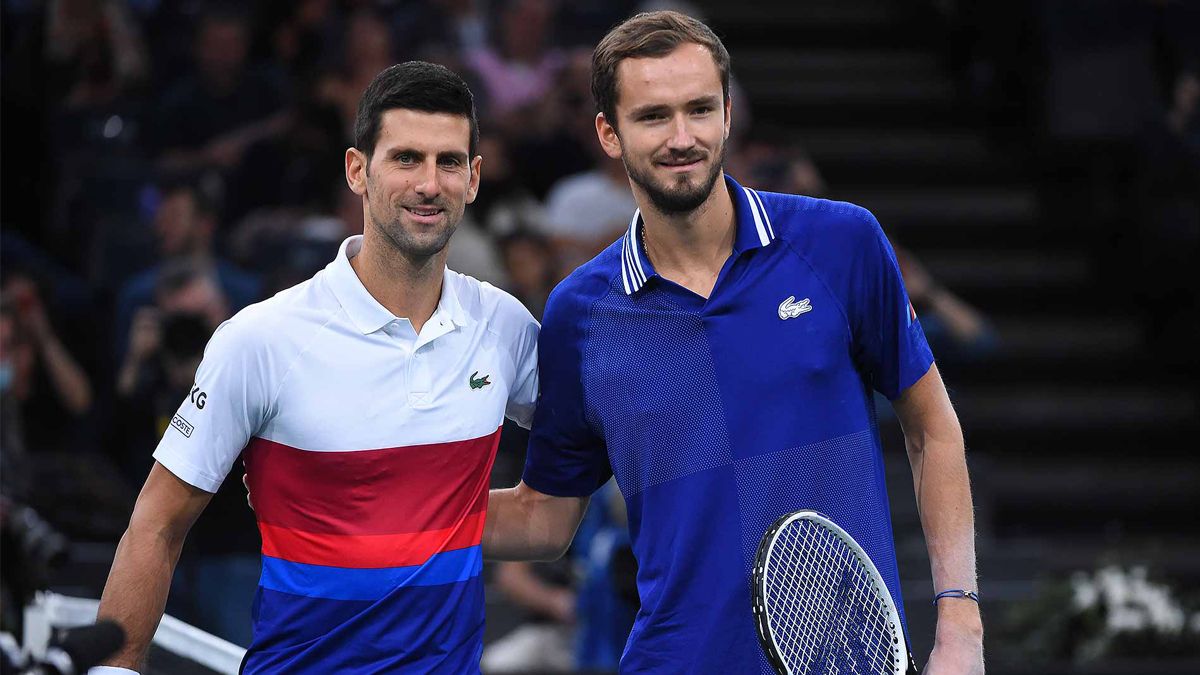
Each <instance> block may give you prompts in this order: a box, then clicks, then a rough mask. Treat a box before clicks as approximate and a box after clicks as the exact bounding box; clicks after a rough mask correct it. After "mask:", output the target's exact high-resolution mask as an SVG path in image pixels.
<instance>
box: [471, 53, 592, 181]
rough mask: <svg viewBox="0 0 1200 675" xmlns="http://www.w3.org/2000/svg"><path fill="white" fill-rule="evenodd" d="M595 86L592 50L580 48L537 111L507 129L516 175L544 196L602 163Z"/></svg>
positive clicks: (567, 61) (537, 107)
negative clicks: (598, 161) (598, 160)
mask: <svg viewBox="0 0 1200 675" xmlns="http://www.w3.org/2000/svg"><path fill="white" fill-rule="evenodd" d="M591 87H592V53H591V49H582V48H579V49H575V50H573V51H572V52H570V53H569V54H568V55H567V58H566V62H565V64H564V66H563V68H562V70H561V71H560V72H559V73H558V77H557V78H556V80H555V83H554V86H553V87H551V88H550V90H549V91H547V92H546V95H545V96H544V97H543V98H542V99H541V100H540V101H539V102H538V105H537V106H535V108H534V109H533V110H532V111H531V114H530V115H529V116H528V117H527V118H526V119H524V120H523V121H522V123H521V124H519V125H516V126H514V127H511V128H507V129H505V132H506V135H507V138H508V139H509V145H510V148H511V150H512V159H513V164H514V165H515V166H516V173H517V175H518V176H519V177H520V180H521V183H522V184H523V185H525V187H526V188H528V189H529V191H530V192H531V193H532V194H533V195H534V196H535V197H537V198H538V199H544V198H545V196H546V193H547V191H549V189H550V187H551V186H552V185H553V184H554V183H555V182H557V181H558V180H559V179H560V178H562V177H563V176H567V175H570V174H574V173H579V172H581V171H587V170H588V169H589V168H591V167H592V166H593V165H594V164H595V162H596V151H595V145H596V142H595V140H594V137H595V134H596V131H595V126H594V122H593V120H594V119H595V117H596V106H595V104H594V103H593V102H592V91H591ZM490 171H491V170H490V169H489V174H488V180H489V181H490V180H491V174H490Z"/></svg>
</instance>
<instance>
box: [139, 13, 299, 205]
mask: <svg viewBox="0 0 1200 675" xmlns="http://www.w3.org/2000/svg"><path fill="white" fill-rule="evenodd" d="M249 49H250V26H249V22H248V20H247V17H246V16H245V14H243V13H242V12H241V11H239V10H238V9H236V8H235V6H232V5H231V6H220V7H211V8H208V9H207V10H206V11H205V12H204V14H202V15H201V17H200V19H199V24H198V25H197V26H196V30H195V38H194V42H193V52H194V56H193V58H194V59H195V73H194V74H193V75H191V76H190V77H187V78H185V79H183V80H182V81H180V82H179V83H178V84H177V85H175V86H174V87H172V88H171V89H170V90H168V91H167V93H166V95H165V96H164V97H163V100H162V105H161V108H160V110H159V119H158V121H157V123H156V125H155V131H156V132H157V135H158V139H157V140H158V149H159V152H160V154H159V158H160V161H161V164H162V167H163V168H165V169H167V170H169V171H175V172H178V171H198V170H205V169H215V170H218V171H220V172H222V173H224V172H228V171H231V170H232V169H234V168H235V167H237V165H238V164H239V163H240V162H241V161H242V158H243V155H244V154H245V152H246V150H247V149H248V148H249V147H250V146H251V145H253V144H254V143H256V142H258V141H260V140H263V139H265V138H269V137H271V136H273V135H277V134H278V133H280V132H281V131H282V130H283V129H284V127H285V122H286V117H285V115H283V114H282V112H281V111H282V110H283V109H284V101H285V96H284V92H283V87H282V85H281V83H280V82H279V81H278V80H277V79H276V78H274V77H272V76H270V75H269V74H268V73H267V72H266V71H264V70H263V69H260V68H252V67H250V66H249V65H248V63H247V58H248V55H249ZM235 215H236V214H235Z"/></svg>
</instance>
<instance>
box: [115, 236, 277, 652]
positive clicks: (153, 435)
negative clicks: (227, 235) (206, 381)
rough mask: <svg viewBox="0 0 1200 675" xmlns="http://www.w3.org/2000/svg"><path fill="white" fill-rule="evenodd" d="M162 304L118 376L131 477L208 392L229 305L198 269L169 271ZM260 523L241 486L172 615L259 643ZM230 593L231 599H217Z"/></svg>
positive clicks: (216, 504)
mask: <svg viewBox="0 0 1200 675" xmlns="http://www.w3.org/2000/svg"><path fill="white" fill-rule="evenodd" d="M154 300H155V301H154V304H153V305H150V306H146V307H142V308H141V309H139V310H138V311H137V313H136V315H135V318H134V321H133V325H132V327H131V330H130V332H129V344H128V346H127V348H126V357H125V361H124V362H123V363H122V364H121V369H120V371H119V373H118V377H117V394H118V406H119V412H118V414H119V422H120V424H119V427H120V429H121V434H122V437H121V438H120V439H119V440H120V447H122V448H124V451H125V453H126V460H125V462H124V463H125V470H126V473H127V475H129V476H131V477H133V476H144V475H146V473H148V472H149V470H150V464H151V462H153V458H152V456H151V455H152V453H153V449H154V447H155V445H156V444H157V443H158V439H159V438H161V437H162V435H163V433H165V432H166V430H167V428H168V426H169V425H170V424H171V419H172V417H173V415H174V413H175V410H176V408H178V406H179V401H180V400H182V399H185V398H189V397H191V398H192V399H193V400H196V401H197V405H200V406H202V404H203V400H202V398H203V397H205V396H206V394H205V393H204V392H201V391H195V390H194V389H195V388H194V386H193V378H194V376H195V373H196V368H197V366H198V365H199V363H200V359H201V357H203V355H204V346H205V344H207V342H208V339H209V337H210V336H211V335H212V333H213V331H214V330H216V328H217V326H219V325H220V324H221V322H222V321H224V320H225V319H227V318H229V315H230V310H229V304H230V303H229V301H228V300H227V298H226V296H225V295H224V294H223V293H222V291H221V287H220V285H219V282H218V280H217V279H216V277H215V275H214V274H213V272H212V271H211V268H209V267H207V266H205V265H203V264H200V263H198V262H196V261H194V260H190V259H181V260H176V261H173V262H171V263H168V264H166V265H164V266H163V268H162V269H161V271H160V272H159V277H158V279H157V283H156V288H155V292H154ZM257 531H258V526H257V523H256V522H255V520H254V516H253V514H252V513H251V512H250V511H249V510H247V509H246V505H245V494H244V492H243V491H242V489H241V485H238V484H237V481H236V480H234V481H233V482H232V483H231V484H230V485H229V486H228V487H225V486H223V487H222V488H221V489H220V490H219V491H218V492H217V494H216V495H215V496H214V497H213V500H212V501H211V502H210V503H209V506H208V508H207V509H206V510H205V512H204V514H203V515H202V516H201V517H200V519H199V520H198V521H197V522H196V524H195V525H194V526H193V528H192V532H191V535H190V537H189V538H188V545H187V546H186V547H185V549H184V552H183V556H182V557H181V558H180V561H179V565H178V567H177V568H176V571H175V577H174V579H173V586H172V589H171V595H170V600H169V604H168V608H167V611H168V612H169V613H170V614H172V615H174V616H176V617H179V618H181V619H183V620H184V621H187V622H189V623H193V624H196V625H197V626H198V627H199V628H201V629H202V630H206V631H208V632H211V633H214V634H216V635H218V636H220V637H222V638H224V639H226V640H229V641H230V642H234V643H237V644H240V645H242V646H245V645H247V644H249V640H250V635H251V627H250V603H251V600H252V598H253V595H254V589H255V587H256V586H257V584H258V574H259V560H258V552H259V548H260V547H259V541H258V538H257V536H256V533H257ZM213 588H223V589H225V592H223V593H212V592H211V589H213Z"/></svg>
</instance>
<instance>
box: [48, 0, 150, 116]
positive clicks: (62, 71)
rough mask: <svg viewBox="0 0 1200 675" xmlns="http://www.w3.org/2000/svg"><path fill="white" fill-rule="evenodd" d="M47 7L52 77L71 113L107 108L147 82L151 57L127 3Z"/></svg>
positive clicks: (61, 0) (76, 1) (107, 0)
mask: <svg viewBox="0 0 1200 675" xmlns="http://www.w3.org/2000/svg"><path fill="white" fill-rule="evenodd" d="M48 4H49V6H50V7H49V11H48V16H47V20H48V27H47V33H48V34H47V38H46V61H47V65H48V66H49V72H48V76H49V78H50V81H51V83H52V86H54V87H55V88H58V89H60V90H61V95H62V96H63V99H64V103H65V104H66V106H67V107H70V108H76V107H85V106H91V105H96V104H101V103H105V102H107V101H109V100H111V99H112V98H114V97H115V96H117V95H118V94H119V93H121V92H123V91H127V90H129V89H131V88H133V87H135V86H137V85H139V84H141V83H142V82H143V81H144V80H145V79H146V76H147V74H148V70H149V56H148V55H147V53H146V50H145V46H144V45H143V44H142V40H141V35H140V34H139V32H138V26H137V24H136V23H134V22H133V21H132V19H131V17H130V16H129V11H128V6H127V5H126V3H124V2H115V1H113V0H58V1H56V2H51V3H48Z"/></svg>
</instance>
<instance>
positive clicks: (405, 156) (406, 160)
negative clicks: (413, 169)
mask: <svg viewBox="0 0 1200 675" xmlns="http://www.w3.org/2000/svg"><path fill="white" fill-rule="evenodd" d="M396 161H397V162H400V163H401V164H412V163H413V156H412V153H411V152H401V153H398V154H397V155H396Z"/></svg>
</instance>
